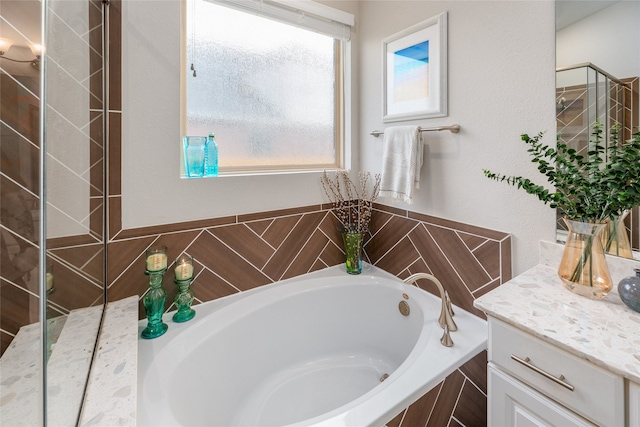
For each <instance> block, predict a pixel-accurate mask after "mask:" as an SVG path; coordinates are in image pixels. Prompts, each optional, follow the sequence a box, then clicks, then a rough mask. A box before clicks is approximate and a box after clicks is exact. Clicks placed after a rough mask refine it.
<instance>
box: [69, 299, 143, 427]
mask: <svg viewBox="0 0 640 427" xmlns="http://www.w3.org/2000/svg"><path fill="white" fill-rule="evenodd" d="M95 358H96V359H95V361H94V363H93V366H92V368H91V375H90V377H89V383H88V385H87V393H86V395H85V400H84V405H83V408H82V415H81V418H80V424H79V425H80V426H125V427H126V426H132V427H134V426H135V425H136V417H137V412H136V411H137V393H138V390H137V384H138V370H137V369H138V297H137V296H132V297H129V298H125V299H122V300H120V301H115V302H111V303H109V304H108V305H107V308H106V312H105V317H104V321H103V325H102V330H101V332H100V337H99V340H98V346H97V353H96V356H95Z"/></svg>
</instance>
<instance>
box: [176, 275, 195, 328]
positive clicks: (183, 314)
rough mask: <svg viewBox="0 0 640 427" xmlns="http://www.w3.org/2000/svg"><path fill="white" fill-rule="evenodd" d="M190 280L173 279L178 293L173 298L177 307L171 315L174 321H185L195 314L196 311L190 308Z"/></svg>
mask: <svg viewBox="0 0 640 427" xmlns="http://www.w3.org/2000/svg"><path fill="white" fill-rule="evenodd" d="M191 280H192V279H187V280H174V283H175V284H176V285H177V286H178V294H177V295H176V297H175V299H174V300H173V301H174V302H175V304H176V307H178V311H176V313H175V314H174V315H173V321H174V322H176V323H182V322H186V321H188V320H191V319H193V318H194V317H195V315H196V311H195V310H194V309H193V308H191V303H193V291H192V290H191V289H189V286H190V285H191Z"/></svg>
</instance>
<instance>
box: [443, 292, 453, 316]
mask: <svg viewBox="0 0 640 427" xmlns="http://www.w3.org/2000/svg"><path fill="white" fill-rule="evenodd" d="M444 296H445V298H446V299H447V310H449V314H450V315H451V317H453V316H455V315H456V313H454V312H453V308H452V307H451V298H449V292H447V291H444Z"/></svg>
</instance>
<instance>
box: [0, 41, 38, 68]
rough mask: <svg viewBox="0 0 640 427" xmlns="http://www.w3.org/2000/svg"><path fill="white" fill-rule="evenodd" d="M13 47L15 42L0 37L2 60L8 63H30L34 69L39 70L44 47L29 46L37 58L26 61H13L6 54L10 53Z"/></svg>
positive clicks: (0, 55)
mask: <svg viewBox="0 0 640 427" xmlns="http://www.w3.org/2000/svg"><path fill="white" fill-rule="evenodd" d="M11 46H13V40H11V39H7V38H4V37H0V59H6V60H8V61H12V62H21V63H27V62H30V63H31V66H33V67H34V68H38V67H39V66H40V57H41V56H42V45H40V44H37V43H33V44H32V45H31V46H29V49H31V53H32V54H33V56H35V58H34V59H26V60H21V59H13V58H9V57H8V56H6V53H7V52H8V51H9V49H10V48H11Z"/></svg>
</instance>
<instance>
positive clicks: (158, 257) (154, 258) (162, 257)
mask: <svg viewBox="0 0 640 427" xmlns="http://www.w3.org/2000/svg"><path fill="white" fill-rule="evenodd" d="M145 267H146V268H145V272H144V274H146V275H147V276H149V286H150V289H149V290H148V291H147V293H146V294H145V296H144V298H142V304H143V305H144V309H145V311H146V313H147V321H148V323H147V327H146V328H145V329H144V330H143V331H142V338H145V339H151V338H157V337H159V336H160V335H163V334H164V333H165V332H167V329H168V328H169V326H168V325H167V324H166V323H164V322H163V321H162V312H163V311H164V303H165V301H166V299H167V291H165V290H164V288H163V287H162V278H163V277H164V273H165V272H166V271H167V248H166V247H165V246H156V247H151V248H149V249H147V257H146V265H145Z"/></svg>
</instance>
